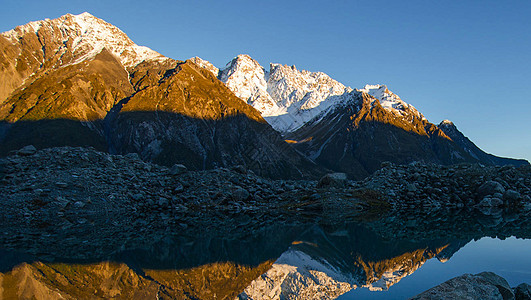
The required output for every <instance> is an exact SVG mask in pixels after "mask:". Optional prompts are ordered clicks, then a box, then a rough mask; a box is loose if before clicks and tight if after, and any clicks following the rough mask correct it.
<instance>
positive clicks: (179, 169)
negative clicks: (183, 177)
mask: <svg viewBox="0 0 531 300" xmlns="http://www.w3.org/2000/svg"><path fill="white" fill-rule="evenodd" d="M186 171H188V168H187V167H186V166H185V165H182V164H175V165H173V167H171V169H170V174H171V175H174V176H175V175H179V174H182V173H185V172H186Z"/></svg>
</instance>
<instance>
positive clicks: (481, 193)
mask: <svg viewBox="0 0 531 300" xmlns="http://www.w3.org/2000/svg"><path fill="white" fill-rule="evenodd" d="M495 193H500V194H503V193H505V188H504V187H503V185H502V184H501V183H499V182H497V181H492V180H490V181H487V182H485V183H483V184H482V185H481V186H480V187H479V188H478V198H480V199H481V198H483V197H485V196H489V195H494V194H495Z"/></svg>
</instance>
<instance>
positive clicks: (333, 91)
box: [191, 54, 352, 132]
mask: <svg viewBox="0 0 531 300" xmlns="http://www.w3.org/2000/svg"><path fill="white" fill-rule="evenodd" d="M191 60H192V61H194V62H195V63H196V64H197V65H199V66H201V67H203V68H205V69H208V70H210V71H211V72H212V73H214V75H216V76H218V78H219V79H220V80H221V81H223V82H224V83H225V84H226V85H227V87H228V88H229V89H231V90H232V92H233V93H234V94H235V95H236V96H238V97H239V98H240V99H242V100H244V101H246V102H247V103H248V104H250V105H251V106H253V107H254V108H255V109H257V110H258V111H260V113H261V114H262V116H263V117H264V118H265V119H266V120H267V121H268V122H269V124H271V126H273V128H275V129H276V130H278V131H280V132H290V131H294V130H296V129H298V128H300V127H301V126H302V125H304V124H305V123H306V122H308V121H309V120H311V119H313V118H315V117H316V116H318V115H321V114H323V113H324V112H325V111H327V110H328V109H329V108H331V107H333V106H334V105H336V104H337V103H340V102H343V101H344V100H345V98H349V96H348V94H349V93H350V92H351V91H352V89H351V88H349V87H346V86H344V85H342V84H341V83H339V82H338V81H336V80H334V79H332V78H330V76H328V75H326V74H325V73H322V72H310V71H304V70H303V71H299V70H297V68H296V67H295V66H287V65H282V64H277V63H271V64H270V65H269V71H266V70H265V68H264V67H262V66H261V65H260V64H259V63H258V62H257V61H256V60H254V59H252V58H251V57H250V56H249V55H247V54H240V55H238V56H237V57H235V58H234V59H233V60H231V61H230V62H229V63H228V64H227V65H226V66H225V68H223V69H221V70H219V71H218V69H217V68H216V67H214V66H213V65H212V64H211V63H209V62H208V61H206V60H203V59H200V58H193V59H191Z"/></svg>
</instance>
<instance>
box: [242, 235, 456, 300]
mask: <svg viewBox="0 0 531 300" xmlns="http://www.w3.org/2000/svg"><path fill="white" fill-rule="evenodd" d="M462 245H464V243H463V242H462V241H452V240H446V239H436V240H423V241H408V240H391V241H389V240H384V239H383V238H382V237H381V236H378V235H376V234H375V233H374V232H373V231H371V230H369V229H367V228H366V227H365V226H362V225H346V226H344V227H343V228H323V227H319V226H314V227H312V228H311V229H309V230H307V231H306V232H304V233H303V234H302V236H301V239H300V241H296V242H294V243H293V244H292V245H291V246H290V248H289V249H288V250H287V251H286V252H284V253H283V254H282V255H281V256H280V257H279V258H278V259H277V260H276V262H275V263H274V264H273V265H272V267H271V269H269V270H268V271H267V272H266V273H265V274H262V276H260V277H258V278H257V279H255V280H254V281H253V282H252V283H251V284H250V285H249V286H248V287H247V288H246V289H245V290H244V292H243V293H242V294H241V295H240V298H241V299H264V298H265V299H308V298H313V299H334V298H337V297H338V296H340V295H342V294H344V293H346V292H348V291H350V290H351V289H354V288H357V287H367V288H369V289H370V290H387V289H388V288H389V287H390V286H391V285H393V284H395V283H397V282H399V281H400V280H401V279H402V278H404V277H405V276H407V275H409V274H412V273H413V272H414V271H416V270H417V269H418V268H420V267H421V266H422V265H423V264H424V263H425V262H426V261H427V260H428V259H431V258H433V257H436V256H438V255H444V257H449V256H451V255H452V254H453V253H455V251H457V250H459V249H460V248H461V246H462ZM265 295H266V296H265ZM310 296H311V297H310Z"/></svg>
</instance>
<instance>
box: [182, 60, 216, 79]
mask: <svg viewBox="0 0 531 300" xmlns="http://www.w3.org/2000/svg"><path fill="white" fill-rule="evenodd" d="M189 60H190V61H192V62H193V63H195V64H196V65H198V66H200V67H201V68H204V69H207V70H209V71H210V72H212V74H214V75H215V76H216V77H218V74H219V69H218V68H216V67H215V66H214V65H213V64H211V63H210V62H209V61H206V60H204V59H202V58H201V57H198V56H196V57H192V58H190V59H189Z"/></svg>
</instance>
